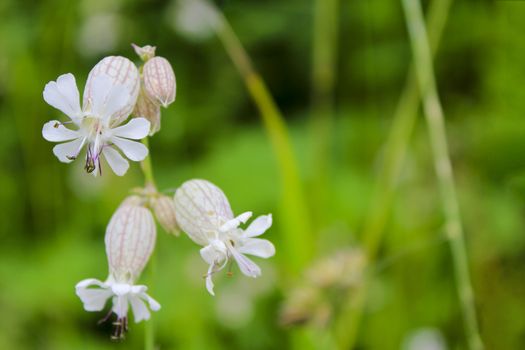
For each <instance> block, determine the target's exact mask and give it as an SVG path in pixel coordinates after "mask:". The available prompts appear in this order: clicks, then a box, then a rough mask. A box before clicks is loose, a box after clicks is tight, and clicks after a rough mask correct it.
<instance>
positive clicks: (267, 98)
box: [215, 14, 314, 273]
mask: <svg viewBox="0 0 525 350" xmlns="http://www.w3.org/2000/svg"><path fill="white" fill-rule="evenodd" d="M220 16H221V19H222V21H221V25H220V26H217V27H216V28H215V29H216V33H217V36H218V37H219V39H220V41H221V42H222V44H223V45H224V48H225V49H226V52H227V53H228V55H229V56H230V58H231V60H232V61H233V63H234V65H235V67H236V68H237V70H238V71H239V73H240V74H241V76H242V78H243V79H244V83H245V85H246V87H247V89H248V92H249V93H250V95H251V97H252V99H253V101H254V102H255V105H256V106H257V108H258V109H259V112H260V114H261V117H262V120H263V123H264V126H265V128H266V132H267V133H268V136H269V138H270V142H271V144H272V146H273V149H274V152H275V155H276V157H277V162H278V168H279V171H280V176H281V181H282V185H281V188H282V196H283V198H282V204H281V205H282V216H281V218H280V220H279V221H280V222H282V223H283V230H282V232H283V233H284V236H283V241H284V243H285V247H284V248H285V249H284V250H285V254H286V256H287V262H288V266H287V268H289V269H290V271H289V272H291V273H297V272H298V271H300V270H301V268H302V267H303V266H304V265H305V264H306V262H307V261H308V260H309V259H310V258H311V257H312V255H313V251H314V249H313V239H312V226H311V224H310V216H309V214H308V210H307V206H306V202H305V196H304V194H303V189H302V181H301V178H300V176H299V169H298V165H297V161H296V158H295V155H294V151H293V147H292V143H291V140H290V135H289V132H288V128H287V127H286V123H285V120H284V118H283V116H282V114H281V111H280V110H279V108H278V107H277V105H276V103H275V101H274V100H273V98H272V96H271V94H270V92H269V90H268V88H267V86H266V84H265V83H264V81H263V80H262V78H261V77H260V76H259V74H258V73H257V72H256V71H255V69H254V68H253V66H252V63H251V61H250V58H249V57H248V55H247V53H246V51H245V50H244V48H243V47H242V44H241V43H240V41H239V39H238V38H237V36H236V35H235V32H234V31H233V29H232V28H231V26H230V25H229V23H228V21H227V20H226V18H225V17H224V16H222V14H220ZM298 242H301V249H297V244H298Z"/></svg>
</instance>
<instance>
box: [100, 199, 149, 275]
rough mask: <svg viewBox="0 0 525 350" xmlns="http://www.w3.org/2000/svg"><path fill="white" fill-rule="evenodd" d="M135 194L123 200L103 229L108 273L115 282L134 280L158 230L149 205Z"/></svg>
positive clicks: (143, 264)
mask: <svg viewBox="0 0 525 350" xmlns="http://www.w3.org/2000/svg"><path fill="white" fill-rule="evenodd" d="M135 197H136V196H133V197H131V198H128V199H127V200H125V201H124V203H122V205H121V206H120V207H119V208H118V209H117V211H116V212H115V213H114V214H113V216H112V217H111V220H110V222H109V224H108V227H107V229H106V237H105V242H106V254H107V256H108V264H109V270H110V274H111V275H112V276H113V277H114V278H115V280H116V281H117V282H122V283H133V282H134V281H135V280H136V279H137V278H138V277H139V275H140V273H141V272H142V270H143V269H144V266H145V265H146V263H147V262H148V260H149V258H150V256H151V253H152V252H153V248H154V246H155V239H156V236H157V230H156V227H155V221H154V220H153V215H151V212H150V211H149V209H147V208H145V207H143V206H141V205H140V204H138V203H137V202H136V198H135Z"/></svg>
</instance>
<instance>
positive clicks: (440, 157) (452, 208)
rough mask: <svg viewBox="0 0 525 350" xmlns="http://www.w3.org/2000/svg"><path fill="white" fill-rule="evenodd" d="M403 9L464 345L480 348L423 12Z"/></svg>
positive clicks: (409, 2)
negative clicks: (431, 154)
mask: <svg viewBox="0 0 525 350" xmlns="http://www.w3.org/2000/svg"><path fill="white" fill-rule="evenodd" d="M403 9H404V11H405V15H406V23H407V27H408V32H409V35H410V43H411V46H412V54H413V56H414V59H415V66H416V75H417V78H418V83H419V89H420V91H421V95H422V102H423V109H424V112H425V117H426V119H427V125H428V131H429V134H430V143H431V147H432V153H433V155H434V166H435V168H436V173H437V178H438V182H439V186H440V192H441V201H442V205H443V212H444V215H445V231H446V234H447V236H448V238H449V241H450V248H451V252H452V262H453V264H454V272H455V277H456V284H457V288H458V293H459V298H460V302H461V307H462V312H463V318H464V323H465V329H466V332H467V337H468V344H469V347H470V349H482V348H483V343H482V341H481V337H480V335H479V330H478V324H477V318H476V309H475V307H474V293H473V291H472V286H471V283H470V276H469V271H468V262H467V254H466V248H465V239H464V233H463V229H462V225H461V217H460V212H459V205H458V200H457V195H456V188H455V185H454V176H453V170H452V163H451V161H450V157H449V152H448V144H447V138H446V130H445V120H444V115H443V109H442V107H441V103H440V101H439V96H438V92H437V87H436V82H435V79H434V71H433V67H432V60H431V54H430V48H429V44H428V41H427V34H426V28H425V24H424V21H423V11H422V9H421V4H420V3H419V0H403Z"/></svg>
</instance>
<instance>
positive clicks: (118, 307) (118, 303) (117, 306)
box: [112, 295, 129, 318]
mask: <svg viewBox="0 0 525 350" xmlns="http://www.w3.org/2000/svg"><path fill="white" fill-rule="evenodd" d="M128 308H129V305H128V296H127V295H122V296H114V297H113V307H112V310H113V312H114V313H116V314H117V317H118V318H124V317H127V315H128Z"/></svg>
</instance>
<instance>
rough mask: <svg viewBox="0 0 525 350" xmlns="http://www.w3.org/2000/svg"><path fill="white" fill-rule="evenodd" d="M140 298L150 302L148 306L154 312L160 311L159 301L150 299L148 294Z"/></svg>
mask: <svg viewBox="0 0 525 350" xmlns="http://www.w3.org/2000/svg"><path fill="white" fill-rule="evenodd" d="M140 297H141V298H142V299H143V300H146V301H147V302H148V306H149V308H150V309H151V310H152V311H159V310H160V304H159V303H158V301H156V300H155V299H153V298H152V297H150V296H149V295H148V294H146V293H142V294H141V295H140Z"/></svg>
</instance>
